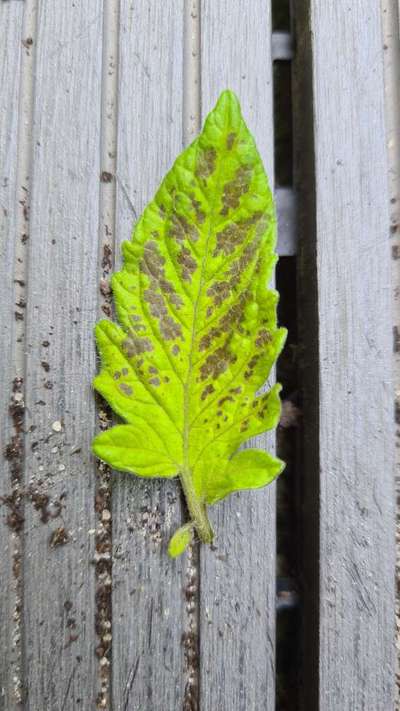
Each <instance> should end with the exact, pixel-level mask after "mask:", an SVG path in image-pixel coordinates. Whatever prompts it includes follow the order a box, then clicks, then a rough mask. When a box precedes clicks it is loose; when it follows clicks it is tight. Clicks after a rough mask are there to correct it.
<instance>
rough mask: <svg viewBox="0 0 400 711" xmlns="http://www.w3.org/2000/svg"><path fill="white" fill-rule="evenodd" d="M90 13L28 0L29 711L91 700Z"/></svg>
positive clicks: (95, 154)
mask: <svg viewBox="0 0 400 711" xmlns="http://www.w3.org/2000/svg"><path fill="white" fill-rule="evenodd" d="M102 10H103V2H102V0H96V1H95V2H91V3H89V4H88V3H85V2H80V1H79V2H75V3H52V2H43V3H39V6H38V20H37V40H35V42H37V47H36V68H35V76H36V81H35V91H34V108H33V141H32V143H33V145H32V194H31V210H30V238H29V263H28V267H27V308H26V412H27V418H26V428H27V430H28V433H27V437H26V459H25V489H26V492H27V504H26V511H25V529H24V555H23V565H24V644H25V676H26V686H27V701H26V706H25V708H26V709H29V711H39V709H60V710H61V709H62V711H68V710H69V711H72V709H77V708H83V709H89V708H93V707H94V706H95V696H96V688H97V664H96V656H95V647H96V635H95V613H96V609H95V575H94V572H95V571H94V565H93V562H94V554H95V548H94V541H95V535H94V534H95V528H96V517H95V510H94V487H95V467H94V463H93V459H92V457H91V455H90V442H91V438H92V435H93V431H94V426H95V405H94V398H93V393H92V390H91V377H92V376H93V374H94V372H95V369H96V359H95V349H94V344H93V340H92V336H91V333H92V327H93V323H94V321H95V319H96V308H97V289H96V286H97V244H98V226H99V185H100V166H99V140H100V117H101V66H102V61H101V56H102ZM60 424H61V426H60ZM46 497H48V500H47V498H46Z"/></svg>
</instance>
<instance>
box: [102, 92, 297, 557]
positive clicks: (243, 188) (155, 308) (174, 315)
mask: <svg viewBox="0 0 400 711" xmlns="http://www.w3.org/2000/svg"><path fill="white" fill-rule="evenodd" d="M275 240H276V218H275V210H274V203H273V199H272V195H271V192H270V189H269V187H268V181H267V177H266V175H265V172H264V169H263V165H262V162H261V159H260V157H259V154H258V152H257V149H256V147H255V144H254V141H253V138H252V136H251V134H250V132H249V130H248V128H247V126H246V124H245V123H244V121H243V118H242V115H241V112H240V107H239V103H238V101H237V99H236V97H235V96H234V94H232V92H229V91H225V92H224V93H223V94H222V95H221V97H220V99H219V101H218V103H217V105H216V107H215V109H214V110H213V111H212V112H211V113H210V114H209V116H208V118H207V120H206V122H205V126H204V129H203V131H202V133H201V134H200V136H199V137H198V138H197V139H196V140H195V141H194V143H192V145H191V146H189V148H187V149H186V150H185V151H184V152H183V153H182V154H181V155H180V156H179V157H178V159H177V161H176V162H175V164H174V166H173V167H172V169H171V171H170V172H169V173H168V174H167V176H166V178H165V179H164V181H163V182H162V184H161V186H160V188H159V190H158V192H157V193H156V195H155V198H154V200H153V201H152V202H151V203H150V204H149V205H148V206H147V207H146V209H145V210H144V212H143V215H142V216H141V218H140V219H139V221H138V222H137V224H136V226H135V228H134V232H133V235H132V240H131V241H130V242H124V244H123V247H122V250H123V257H124V265H123V268H122V270H121V271H120V272H118V273H116V274H114V276H113V279H112V288H113V293H114V300H115V308H116V314H117V318H118V321H119V324H120V325H119V326H118V325H117V324H115V323H112V322H111V321H101V322H100V323H99V324H98V325H97V327H96V341H97V345H98V349H99V353H100V356H101V362H102V369H101V372H100V374H99V375H98V376H97V377H96V378H95V380H94V387H95V389H96V390H97V391H98V392H99V393H101V395H102V396H103V397H104V398H105V399H106V400H107V401H108V402H109V404H110V405H111V407H112V408H113V410H114V411H115V412H116V413H117V414H118V415H120V416H121V417H122V418H123V419H124V420H125V421H126V423H127V424H125V425H117V426H116V427H113V428H112V429H110V430H108V431H107V432H103V433H102V434H100V435H98V436H97V437H96V438H95V440H94V442H93V451H94V453H95V454H96V455H97V456H98V457H100V458H101V459H102V460H104V461H105V462H107V463H108V464H110V465H111V466H112V467H114V468H116V469H121V470H124V471H130V472H133V473H134V474H137V475H138V476H146V477H154V476H160V477H172V476H179V477H180V479H181V483H182V486H183V490H184V493H185V495H186V500H187V504H188V509H189V512H190V516H191V523H189V524H188V525H187V527H183V529H179V531H178V532H177V533H176V538H175V536H174V537H173V538H172V541H171V546H170V554H171V555H178V554H179V553H180V552H182V551H183V550H184V548H185V547H186V545H187V543H188V542H189V540H190V536H191V531H192V529H193V527H194V528H195V529H196V532H197V534H198V535H199V537H200V539H201V540H203V541H204V542H208V543H210V542H211V541H212V537H213V533H212V530H211V527H210V524H209V522H208V518H207V511H206V507H207V504H211V503H215V502H216V501H218V500H220V499H222V498H223V497H225V496H227V495H228V494H229V493H231V492H232V491H236V490H238V489H246V488H258V487H260V486H265V485H266V484H268V483H269V482H271V481H272V480H273V479H274V478H275V477H276V476H277V475H278V474H279V473H280V472H281V470H282V468H283V463H282V462H281V461H280V460H278V459H276V458H274V457H272V456H271V455H269V454H267V453H265V452H262V451H257V450H245V451H242V452H239V453H238V454H235V452H236V451H237V449H238V448H239V446H240V445H241V444H242V443H243V442H244V441H245V440H247V439H248V438H249V437H253V436H254V435H257V434H259V433H261V432H264V431H266V430H268V429H272V428H273V427H275V426H276V424H277V422H278V420H279V414H280V400H279V390H280V386H279V385H275V386H274V387H273V388H272V389H271V390H270V391H269V392H261V393H259V390H260V388H261V386H262V385H263V384H264V382H265V380H266V379H267V377H268V374H269V372H270V370H271V367H272V366H273V364H274V362H275V360H276V358H277V356H278V354H279V352H280V351H281V349H282V347H283V343H284V341H285V337H286V331H285V329H282V328H278V327H277V321H276V306H277V301H278V294H277V292H276V291H275V290H273V289H269V288H268V286H267V285H268V282H269V280H270V278H271V275H272V272H273V269H274V266H275V263H276V259H277V257H276V255H275V253H274V247H275Z"/></svg>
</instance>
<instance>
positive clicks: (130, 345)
mask: <svg viewBox="0 0 400 711" xmlns="http://www.w3.org/2000/svg"><path fill="white" fill-rule="evenodd" d="M121 348H122V350H123V351H124V353H125V355H126V356H128V358H133V356H135V355H139V353H146V352H150V351H152V350H154V348H153V344H152V342H151V341H150V339H149V338H140V337H138V336H133V335H132V336H128V337H127V338H125V340H124V341H122V343H121Z"/></svg>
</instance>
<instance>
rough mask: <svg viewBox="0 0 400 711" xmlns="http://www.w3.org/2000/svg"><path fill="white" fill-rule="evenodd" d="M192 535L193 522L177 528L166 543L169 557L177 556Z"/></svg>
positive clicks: (186, 545) (185, 546) (184, 548)
mask: <svg viewBox="0 0 400 711" xmlns="http://www.w3.org/2000/svg"><path fill="white" fill-rule="evenodd" d="M192 535H193V524H191V523H185V525H184V526H181V528H178V530H177V531H175V533H174V535H173V536H172V538H171V540H170V542H169V543H168V553H169V555H170V556H171V558H177V557H178V555H181V553H183V551H184V550H186V548H187V547H188V545H189V543H190V541H191V540H192Z"/></svg>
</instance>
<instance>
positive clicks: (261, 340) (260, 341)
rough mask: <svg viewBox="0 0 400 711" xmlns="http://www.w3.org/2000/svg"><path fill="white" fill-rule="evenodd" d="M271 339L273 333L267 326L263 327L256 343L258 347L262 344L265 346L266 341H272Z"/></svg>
mask: <svg viewBox="0 0 400 711" xmlns="http://www.w3.org/2000/svg"><path fill="white" fill-rule="evenodd" d="M271 340H272V338H271V334H270V333H269V332H268V331H267V330H266V329H265V328H262V329H261V330H260V331H259V332H258V334H257V338H256V340H255V344H256V346H257V348H261V346H264V345H265V344H266V343H271Z"/></svg>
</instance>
